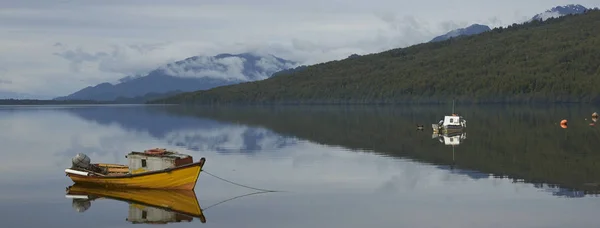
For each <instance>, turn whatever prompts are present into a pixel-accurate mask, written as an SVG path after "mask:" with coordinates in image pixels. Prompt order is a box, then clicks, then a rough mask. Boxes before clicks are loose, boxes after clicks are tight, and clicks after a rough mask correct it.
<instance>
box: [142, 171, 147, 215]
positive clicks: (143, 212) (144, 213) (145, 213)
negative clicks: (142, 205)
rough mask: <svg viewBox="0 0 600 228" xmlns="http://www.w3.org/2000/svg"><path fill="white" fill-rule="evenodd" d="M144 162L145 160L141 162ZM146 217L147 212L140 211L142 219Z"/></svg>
mask: <svg viewBox="0 0 600 228" xmlns="http://www.w3.org/2000/svg"><path fill="white" fill-rule="evenodd" d="M142 161H145V160H142ZM147 217H148V212H146V211H142V219H146V218H147Z"/></svg>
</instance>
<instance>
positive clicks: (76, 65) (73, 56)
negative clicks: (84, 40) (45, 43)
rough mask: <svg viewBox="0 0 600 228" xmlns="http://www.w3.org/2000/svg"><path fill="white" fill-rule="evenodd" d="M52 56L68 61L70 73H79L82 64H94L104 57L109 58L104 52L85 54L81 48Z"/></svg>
mask: <svg viewBox="0 0 600 228" xmlns="http://www.w3.org/2000/svg"><path fill="white" fill-rule="evenodd" d="M54 55H56V56H60V57H62V58H64V59H66V60H68V61H69V62H70V65H69V66H70V68H71V71H72V72H79V71H80V70H81V64H82V63H84V62H96V61H99V60H100V59H102V58H104V57H107V56H109V54H108V53H106V52H96V53H87V52H84V51H83V50H82V49H81V48H77V49H75V50H67V51H63V52H57V53H54Z"/></svg>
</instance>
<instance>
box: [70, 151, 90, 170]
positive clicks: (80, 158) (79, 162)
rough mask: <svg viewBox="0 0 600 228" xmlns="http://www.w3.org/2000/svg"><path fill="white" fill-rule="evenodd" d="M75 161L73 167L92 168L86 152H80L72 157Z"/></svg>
mask: <svg viewBox="0 0 600 228" xmlns="http://www.w3.org/2000/svg"><path fill="white" fill-rule="evenodd" d="M71 161H72V163H73V167H76V168H82V169H91V168H90V157H88V156H87V155H85V154H84V153H78V154H77V155H75V157H73V159H71Z"/></svg>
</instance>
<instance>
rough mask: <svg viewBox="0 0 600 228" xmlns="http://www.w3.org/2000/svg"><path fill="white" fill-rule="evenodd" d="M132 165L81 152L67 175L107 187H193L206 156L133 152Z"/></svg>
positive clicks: (129, 156) (165, 151)
mask: <svg viewBox="0 0 600 228" xmlns="http://www.w3.org/2000/svg"><path fill="white" fill-rule="evenodd" d="M126 157H127V158H128V161H129V165H121V164H105V163H97V164H92V163H90V159H89V158H88V157H87V156H86V155H85V154H82V153H79V154H77V156H75V157H74V158H73V165H72V166H71V168H67V169H65V173H66V175H67V176H68V177H69V178H71V180H73V182H75V183H77V184H85V185H95V186H103V187H107V188H115V187H116V188H153V189H156V188H159V189H184V190H191V189H194V187H195V186H196V182H197V180H198V176H199V175H200V172H201V171H202V167H203V166H204V162H205V161H206V159H205V158H200V161H198V162H193V158H192V157H191V156H190V155H186V154H180V153H177V152H174V151H168V150H166V149H158V148H157V149H151V150H145V151H144V152H135V151H133V152H131V153H129V154H128V155H127V156H126Z"/></svg>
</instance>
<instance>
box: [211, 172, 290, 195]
mask: <svg viewBox="0 0 600 228" xmlns="http://www.w3.org/2000/svg"><path fill="white" fill-rule="evenodd" d="M202 172H204V173H206V174H208V175H211V176H213V177H215V178H217V179H219V180H222V181H225V182H227V183H230V184H233V185H237V186H240V187H244V188H249V189H254V190H257V191H262V192H282V191H276V190H268V189H261V188H254V187H250V186H247V185H243V184H238V183H235V182H233V181H229V180H225V179H224V178H221V177H218V176H216V175H214V174H212V173H209V172H208V171H206V170H205V169H202Z"/></svg>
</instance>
